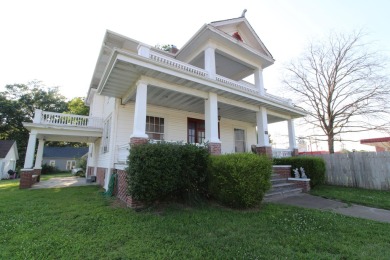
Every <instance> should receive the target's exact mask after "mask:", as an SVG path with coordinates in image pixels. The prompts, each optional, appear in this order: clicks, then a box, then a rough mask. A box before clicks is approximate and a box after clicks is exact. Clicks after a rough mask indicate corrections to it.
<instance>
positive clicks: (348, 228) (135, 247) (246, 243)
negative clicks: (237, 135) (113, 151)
mask: <svg viewBox="0 0 390 260" xmlns="http://www.w3.org/2000/svg"><path fill="white" fill-rule="evenodd" d="M101 192H102V190H100V189H99V188H98V187H96V186H86V187H72V188H56V189H41V190H19V189H18V182H13V181H7V182H0V216H1V217H0V259H389V257H390V236H389V234H390V224H387V223H380V222H375V221H370V220H364V219H357V218H351V217H347V216H343V215H338V214H335V213H332V212H323V211H317V210H310V209H303V208H296V207H291V206H284V205H276V204H265V205H263V206H262V207H261V208H260V209H257V210H248V211H238V210H230V209H226V208H222V207H219V206H216V205H202V206H198V207H185V206H181V205H178V204H171V205H168V206H166V207H165V208H159V209H151V210H145V211H142V212H135V211H134V210H131V209H128V208H123V207H120V206H118V205H119V203H117V202H116V201H115V200H113V199H108V198H105V197H103V196H102V195H101Z"/></svg>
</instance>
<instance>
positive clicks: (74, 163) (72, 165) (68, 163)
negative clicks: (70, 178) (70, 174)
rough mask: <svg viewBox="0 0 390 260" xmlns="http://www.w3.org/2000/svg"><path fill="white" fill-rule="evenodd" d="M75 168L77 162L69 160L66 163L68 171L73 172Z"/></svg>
mask: <svg viewBox="0 0 390 260" xmlns="http://www.w3.org/2000/svg"><path fill="white" fill-rule="evenodd" d="M74 167H76V161H75V160H68V161H66V169H67V170H72V169H73V168H74Z"/></svg>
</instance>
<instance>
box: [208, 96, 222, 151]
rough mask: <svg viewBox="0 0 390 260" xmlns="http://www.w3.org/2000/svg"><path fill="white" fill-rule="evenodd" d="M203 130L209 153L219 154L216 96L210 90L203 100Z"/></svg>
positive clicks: (219, 142)
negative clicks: (207, 96) (206, 97)
mask: <svg viewBox="0 0 390 260" xmlns="http://www.w3.org/2000/svg"><path fill="white" fill-rule="evenodd" d="M205 130H206V141H208V145H209V151H210V153H211V154H221V141H220V140H219V138H218V97H217V94H215V93H211V92H210V93H209V98H208V99H207V100H205Z"/></svg>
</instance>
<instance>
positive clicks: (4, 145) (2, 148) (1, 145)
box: [0, 140, 15, 158]
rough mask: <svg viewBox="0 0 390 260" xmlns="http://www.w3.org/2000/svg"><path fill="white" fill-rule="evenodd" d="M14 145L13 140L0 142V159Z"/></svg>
mask: <svg viewBox="0 0 390 260" xmlns="http://www.w3.org/2000/svg"><path fill="white" fill-rule="evenodd" d="M14 143H15V141H14V140H0V158H5V157H6V156H7V154H8V152H9V150H10V149H11V147H12V145H13V144H14Z"/></svg>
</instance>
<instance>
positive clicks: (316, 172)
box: [274, 156, 325, 188]
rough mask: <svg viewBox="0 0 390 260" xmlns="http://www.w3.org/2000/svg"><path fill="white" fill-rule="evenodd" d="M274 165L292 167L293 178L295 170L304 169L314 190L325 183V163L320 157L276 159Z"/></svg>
mask: <svg viewBox="0 0 390 260" xmlns="http://www.w3.org/2000/svg"><path fill="white" fill-rule="evenodd" d="M274 165H291V176H293V175H292V170H293V169H296V168H300V167H303V169H305V173H306V176H307V177H308V178H310V186H311V187H312V188H314V187H315V186H317V185H320V184H324V183H325V161H324V160H323V159H322V158H320V157H310V156H298V157H287V158H274Z"/></svg>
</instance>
